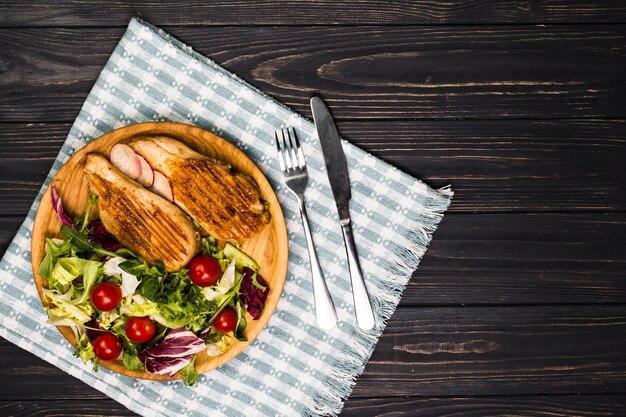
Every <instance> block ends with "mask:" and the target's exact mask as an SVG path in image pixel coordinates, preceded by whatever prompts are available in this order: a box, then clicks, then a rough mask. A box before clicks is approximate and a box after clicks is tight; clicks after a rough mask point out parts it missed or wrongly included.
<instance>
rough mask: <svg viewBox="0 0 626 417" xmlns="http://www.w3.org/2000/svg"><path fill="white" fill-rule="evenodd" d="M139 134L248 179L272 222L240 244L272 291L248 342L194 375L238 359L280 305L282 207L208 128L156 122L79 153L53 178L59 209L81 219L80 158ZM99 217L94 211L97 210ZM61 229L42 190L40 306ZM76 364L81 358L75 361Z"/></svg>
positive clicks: (37, 240) (259, 176) (118, 366)
mask: <svg viewBox="0 0 626 417" xmlns="http://www.w3.org/2000/svg"><path fill="white" fill-rule="evenodd" d="M138 136H169V137H172V138H175V139H178V140H180V141H181V142H183V143H185V144H187V145H188V146H189V147H191V148H193V149H195V150H196V151H198V152H200V153H202V154H204V155H207V156H210V157H213V158H216V159H220V160H222V161H224V162H227V163H229V164H230V165H231V166H232V167H233V169H234V170H235V171H238V172H241V173H244V174H247V175H250V176H251V177H252V178H254V180H255V181H256V183H257V184H258V186H259V189H260V192H261V196H262V198H263V199H265V200H266V201H268V202H269V203H270V206H269V210H270V213H271V215H272V221H271V223H270V224H269V225H267V226H266V227H265V228H264V229H263V230H262V231H261V232H260V233H259V234H257V235H255V236H253V237H252V238H250V239H248V240H247V241H245V242H243V244H242V249H243V251H244V252H246V253H247V254H249V255H250V256H251V257H252V258H253V259H254V260H256V261H257V263H258V264H259V267H260V273H261V275H262V276H263V278H265V280H266V281H267V282H268V283H269V287H270V292H269V295H268V297H267V301H266V304H265V308H264V309H263V313H262V315H261V317H260V318H259V319H258V320H252V317H251V316H250V315H249V314H247V315H246V318H247V321H248V327H247V329H246V336H247V338H248V341H247V342H240V341H238V340H236V339H234V338H233V343H232V344H231V346H230V348H229V349H228V350H227V351H226V352H225V353H224V354H222V355H220V356H214V357H211V356H208V355H207V354H206V353H205V352H202V353H200V354H198V356H197V358H196V369H197V371H198V374H201V373H205V372H207V371H210V370H212V369H214V368H217V367H218V366H221V365H222V364H224V363H225V362H226V361H228V360H230V359H232V358H234V357H235V356H237V355H238V354H239V353H240V352H241V351H243V350H244V349H245V348H246V346H248V344H249V343H250V342H252V341H253V340H254V339H255V338H256V337H257V336H258V335H259V333H260V332H261V330H263V327H265V325H266V324H267V322H268V320H269V319H270V317H271V315H272V314H273V312H274V309H275V308H276V304H278V299H279V298H280V295H281V293H282V290H283V285H284V283H285V277H286V275H287V255H288V246H287V245H288V243H287V230H286V227H285V219H284V217H283V213H282V210H281V208H280V204H279V202H278V199H277V198H276V195H275V194H274V191H273V190H272V188H271V186H270V184H269V182H268V181H267V179H266V178H265V176H264V175H263V173H262V172H261V171H260V170H259V169H258V168H257V166H256V165H255V164H254V163H253V162H252V161H251V160H250V159H249V158H248V157H247V156H246V155H245V154H244V153H243V152H242V151H241V150H239V149H238V148H237V147H235V146H234V145H232V144H231V143H230V142H228V141H227V140H225V139H223V138H221V137H219V136H217V135H215V134H213V133H211V132H208V131H206V130H203V129H200V128H198V127H195V126H190V125H185V124H181V123H170V122H156V123H140V124H136V125H132V126H128V127H124V128H121V129H117V130H114V131H112V132H110V133H107V134H105V135H103V136H101V137H100V138H98V139H96V140H94V141H93V142H91V143H89V144H88V145H86V146H85V147H84V148H82V149H80V150H79V151H78V152H76V154H75V155H74V156H72V157H71V158H70V159H69V160H68V161H67V163H66V164H65V165H64V166H63V167H62V168H61V169H60V170H59V172H58V173H57V174H56V175H55V177H54V179H53V180H52V182H51V184H54V186H55V189H56V190H57V192H58V193H59V195H60V197H61V199H62V200H63V206H64V207H65V210H66V212H67V213H68V214H69V215H70V216H72V217H73V216H77V215H79V216H82V215H84V212H85V209H86V207H87V202H88V199H89V188H88V183H87V179H86V178H85V175H83V164H82V160H83V157H84V156H85V155H86V154H87V153H89V152H101V153H103V154H105V155H108V154H109V151H110V149H111V147H112V146H113V145H114V144H116V143H118V142H128V141H130V140H131V139H133V138H134V137H138ZM96 214H97V211H96ZM60 229H61V222H60V221H59V219H58V217H57V215H56V212H55V211H54V209H53V208H52V201H51V198H50V188H49V187H48V189H47V190H46V192H45V194H44V196H43V198H42V200H41V203H40V205H39V209H38V211H37V217H36V218H35V223H34V225H33V236H32V243H31V245H32V264H33V274H34V276H35V284H36V285H37V291H38V292H39V297H40V298H41V301H42V303H43V304H44V305H46V304H47V301H46V299H45V297H44V296H43V291H42V288H43V286H44V285H46V282H45V280H44V279H42V277H41V276H39V275H38V274H37V269H38V267H39V264H40V263H41V261H42V259H43V257H44V255H45V248H44V244H45V239H46V238H47V237H53V236H58V235H59V231H60ZM57 328H58V329H59V331H60V332H61V334H62V335H63V336H64V337H65V338H66V339H67V340H68V341H69V342H70V343H71V344H72V345H73V346H75V345H76V340H75V337H74V335H73V333H72V331H71V330H70V328H69V327H66V326H58V327H57ZM76 360H79V359H76ZM101 364H102V366H104V367H105V368H108V369H110V370H112V371H114V372H118V373H120V374H123V375H127V376H130V377H134V378H144V379H180V378H179V377H178V376H176V377H166V376H161V375H153V374H149V373H147V372H144V371H140V372H134V371H129V370H128V369H126V367H125V366H124V365H123V364H122V361H121V360H115V361H109V362H101Z"/></svg>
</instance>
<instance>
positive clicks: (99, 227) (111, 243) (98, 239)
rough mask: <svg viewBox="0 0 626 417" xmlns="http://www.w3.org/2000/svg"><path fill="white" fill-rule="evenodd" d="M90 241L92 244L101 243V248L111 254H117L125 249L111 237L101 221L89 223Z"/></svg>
mask: <svg viewBox="0 0 626 417" xmlns="http://www.w3.org/2000/svg"><path fill="white" fill-rule="evenodd" d="M89 240H90V241H91V242H92V243H93V242H95V243H99V244H100V246H102V247H103V248H104V249H106V250H109V251H111V252H115V251H116V250H118V249H121V248H122V247H123V245H122V244H121V243H120V242H118V241H117V240H116V239H115V238H114V237H113V236H111V234H110V233H109V232H108V231H107V229H106V228H105V227H104V225H103V224H102V222H101V221H100V220H92V221H91V222H89Z"/></svg>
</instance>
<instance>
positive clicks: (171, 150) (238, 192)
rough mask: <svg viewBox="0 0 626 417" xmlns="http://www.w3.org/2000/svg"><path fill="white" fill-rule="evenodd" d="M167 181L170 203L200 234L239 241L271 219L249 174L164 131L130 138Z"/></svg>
mask: <svg viewBox="0 0 626 417" xmlns="http://www.w3.org/2000/svg"><path fill="white" fill-rule="evenodd" d="M129 146H130V147H131V148H133V150H134V151H135V152H137V153H138V154H140V155H142V156H143V157H144V158H145V159H146V160H147V161H148V163H149V164H150V165H151V166H152V167H153V169H155V170H157V171H160V172H161V173H162V174H164V175H165V176H166V177H167V179H168V180H169V182H170V186H171V188H172V194H173V196H174V203H175V204H176V205H178V206H179V207H180V208H181V209H182V210H183V211H185V212H186V213H187V214H188V215H189V216H190V217H192V218H193V219H194V220H195V221H196V223H198V225H199V226H200V227H201V229H202V232H203V234H206V235H211V236H214V237H216V238H217V239H220V240H236V241H242V240H244V239H246V238H248V237H250V236H252V235H254V234H256V233H258V232H259V231H260V230H261V229H262V228H263V227H264V226H265V225H266V224H268V223H269V222H270V214H269V211H268V210H267V207H266V206H265V204H263V202H262V201H261V199H260V195H259V191H258V189H257V187H256V184H255V183H254V181H252V180H251V179H250V178H248V177H246V176H244V175H242V174H238V173H233V172H231V170H230V166H229V165H227V164H225V163H223V162H220V161H216V160H214V159H211V158H208V157H206V156H204V155H202V154H199V153H197V152H195V151H194V150H192V149H190V148H188V147H187V146H186V145H184V144H182V143H181V142H179V141H177V140H174V139H171V138H167V137H149V138H142V139H137V140H134V141H132V142H130V143H129Z"/></svg>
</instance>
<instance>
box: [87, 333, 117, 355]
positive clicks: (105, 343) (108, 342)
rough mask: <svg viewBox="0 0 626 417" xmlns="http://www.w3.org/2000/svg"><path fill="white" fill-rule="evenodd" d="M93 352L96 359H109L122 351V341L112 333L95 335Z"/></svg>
mask: <svg viewBox="0 0 626 417" xmlns="http://www.w3.org/2000/svg"><path fill="white" fill-rule="evenodd" d="M92 344H93V352H94V353H95V354H96V356H97V357H98V359H101V360H103V361H110V360H113V359H115V358H117V357H118V356H120V353H122V343H121V342H120V339H118V338H117V336H115V335H114V334H113V333H109V332H105V333H102V334H101V335H99V336H98V337H96V338H95V339H94V340H93V342H92Z"/></svg>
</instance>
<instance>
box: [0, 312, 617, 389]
mask: <svg viewBox="0 0 626 417" xmlns="http://www.w3.org/2000/svg"><path fill="white" fill-rule="evenodd" d="M624 343H626V307H625V306H624V305H620V306H542V307H534V306H530V307H467V308H400V309H398V310H397V311H396V313H395V314H394V316H393V318H392V319H391V320H390V322H389V324H388V326H387V329H386V330H385V332H384V334H383V336H382V337H381V339H380V340H379V342H378V346H377V348H376V350H375V352H374V354H373V355H372V357H371V359H370V361H369V363H368V365H367V366H366V368H365V372H364V373H363V375H361V376H360V377H359V379H358V382H357V384H356V387H355V390H354V392H353V395H352V397H353V398H369V397H402V396H415V395H419V396H441V395H448V396H452V395H459V396H461V395H486V396H489V395H533V394H546V393H552V394H577V393H583V394H607V393H620V392H622V391H623V388H624V386H625V384H626V358H625V357H624V355H623V347H624ZM0 353H1V354H0V384H1V385H2V386H3V389H2V390H1V391H0V400H17V399H19V400H47V399H56V400H61V399H91V398H102V397H103V396H102V394H99V393H98V392H97V391H95V390H93V389H89V388H86V387H85V386H84V384H83V383H82V382H80V381H78V380H76V379H74V378H73V377H71V376H69V375H67V374H65V373H64V372H62V371H60V370H58V369H56V368H54V367H53V366H52V365H48V364H46V363H45V362H44V361H43V360H41V359H39V358H36V357H34V356H33V355H31V354H29V353H27V352H25V351H23V350H21V349H20V348H18V347H15V346H13V345H11V344H10V343H8V342H6V341H1V342H0Z"/></svg>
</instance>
